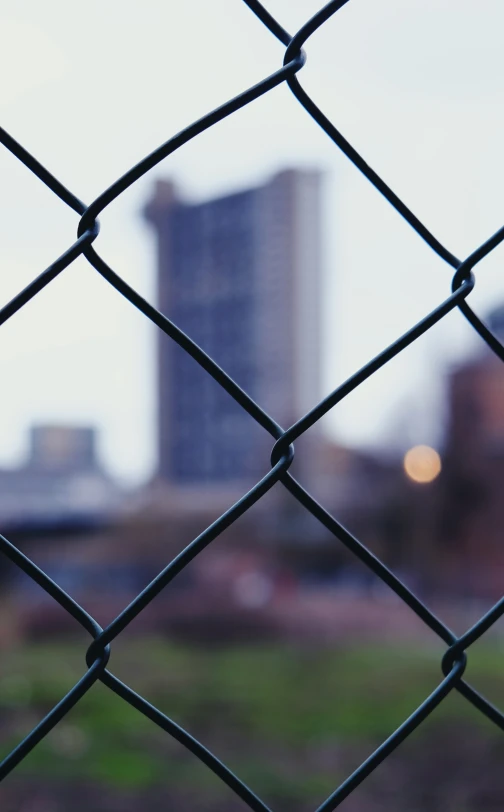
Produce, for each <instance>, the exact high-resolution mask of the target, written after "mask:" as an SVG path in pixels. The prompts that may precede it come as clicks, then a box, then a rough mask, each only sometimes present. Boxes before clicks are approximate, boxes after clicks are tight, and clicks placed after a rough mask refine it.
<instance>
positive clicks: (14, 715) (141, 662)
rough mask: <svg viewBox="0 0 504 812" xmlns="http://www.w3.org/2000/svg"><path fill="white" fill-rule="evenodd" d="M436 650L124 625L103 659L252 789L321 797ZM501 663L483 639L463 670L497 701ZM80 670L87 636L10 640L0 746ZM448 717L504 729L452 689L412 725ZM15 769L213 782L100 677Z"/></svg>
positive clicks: (379, 736) (434, 670)
mask: <svg viewBox="0 0 504 812" xmlns="http://www.w3.org/2000/svg"><path fill="white" fill-rule="evenodd" d="M441 654H442V649H441V647H438V648H433V649H427V648H421V649H418V648H416V647H415V648H414V647H410V648H408V647H405V646H404V645H401V646H391V645H390V644H387V645H376V646H372V645H366V646H360V647H358V646H354V647H349V646H345V647H341V648H340V649H338V650H334V649H331V650H328V649H321V648H318V649H317V648H314V649H309V648H293V647H287V646H278V645H268V646H266V645H258V646H247V647H243V648H241V647H233V648H213V649H204V648H190V647H186V646H183V645H175V644H173V643H171V642H167V641H165V640H161V639H159V638H154V639H143V640H142V641H140V640H137V639H135V638H130V639H128V640H127V641H121V642H118V643H116V644H114V645H113V650H112V656H111V660H110V664H109V668H110V670H111V671H112V672H113V673H115V674H116V675H117V676H119V677H120V678H121V679H122V680H123V681H125V682H127V683H128V684H129V685H130V686H131V687H133V688H134V689H135V690H137V691H139V692H140V693H142V694H143V695H144V696H145V697H146V698H147V699H148V700H149V701H150V702H152V703H154V704H155V705H157V706H158V707H159V708H160V709H161V710H163V711H164V712H165V713H167V714H168V715H169V716H170V717H171V718H172V719H174V720H175V721H176V722H178V723H179V724H182V725H183V726H185V727H186V728H187V729H188V730H189V732H191V733H192V734H193V735H196V736H197V737H198V738H200V739H201V740H202V741H203V743H204V744H206V745H207V746H209V747H210V748H211V749H212V750H213V751H214V752H215V753H216V755H218V756H219V757H221V758H223V759H224V760H225V761H226V763H228V764H229V766H231V767H232V768H233V769H235V770H236V771H237V772H238V774H239V775H240V776H241V777H242V778H243V779H244V780H246V781H247V782H249V783H250V784H251V785H252V786H253V787H255V788H257V790H258V791H259V792H260V793H263V794H266V795H269V796H271V797H288V796H289V797H296V798H298V799H299V798H310V799H313V798H320V799H321V798H322V797H323V796H325V795H326V794H328V793H329V792H331V790H332V789H334V787H335V785H336V784H337V783H338V781H339V780H341V779H342V778H343V777H344V775H346V774H347V771H348V769H350V768H351V766H352V765H351V763H349V765H347V761H346V760H345V758H343V759H341V758H340V757H339V755H338V754H339V753H340V752H341V750H344V751H345V752H347V751H348V752H349V753H350V756H349V758H350V761H351V759H352V758H354V757H355V758H356V759H357V758H358V757H361V758H362V757H365V756H366V755H367V754H369V753H370V752H371V751H372V750H373V749H374V747H375V746H376V745H377V744H379V743H380V741H382V740H383V739H385V738H386V737H387V736H388V735H389V734H390V733H391V732H392V731H393V730H394V729H395V727H397V726H398V725H399V724H400V723H401V722H402V721H403V720H404V719H405V718H406V717H407V716H409V714H410V713H412V712H413V711H414V710H415V708H416V707H417V706H418V705H419V704H420V702H422V701H423V699H425V697H426V696H427V695H428V694H429V693H430V692H431V691H432V690H433V689H434V688H435V687H436V685H437V684H438V683H439V681H440V680H441V679H442V675H441V670H440V667H439V663H440V659H441ZM503 669H504V648H503V647H496V646H491V645H489V644H488V643H486V644H481V645H478V646H475V647H474V652H473V651H471V653H470V657H469V665H468V669H467V672H466V674H467V677H468V678H469V679H470V680H471V681H472V682H473V683H474V684H475V685H476V687H478V688H479V689H481V690H483V691H485V692H486V693H487V694H488V696H489V697H490V698H491V699H492V701H493V702H494V703H496V704H497V705H499V704H500V705H501V706H504V681H503V679H502V674H503ZM84 670H85V665H84V653H83V648H82V647H81V646H79V645H77V643H68V642H65V643H51V644H36V645H34V644H32V645H29V646H23V647H20V648H18V649H12V650H10V651H6V652H4V654H3V657H2V659H1V661H0V718H1V719H2V725H1V728H0V747H1V750H2V754H5V753H7V752H8V750H9V748H11V747H13V746H14V745H15V744H17V743H18V741H19V740H20V738H22V736H23V735H24V734H26V733H27V732H28V730H29V729H30V727H31V726H33V725H34V724H35V723H36V722H37V720H38V719H40V718H41V716H42V715H43V714H44V713H46V712H47V711H48V710H49V709H50V708H51V707H52V706H53V705H54V704H55V703H56V702H57V701H58V700H59V699H61V697H62V696H63V695H64V694H65V693H66V692H67V691H68V690H69V688H70V687H71V686H72V685H73V684H74V683H75V682H76V681H77V679H78V678H79V677H80V676H81V675H82V674H83V672H84ZM443 725H459V726H460V725H463V728H464V730H466V731H470V734H471V735H473V736H475V737H480V738H482V739H487V738H488V739H489V740H491V739H492V737H494V736H501V735H502V734H501V733H500V732H499V731H498V730H497V728H495V727H494V726H492V725H491V724H490V723H489V722H487V721H486V720H484V719H483V718H482V717H480V716H479V714H478V713H477V712H476V711H475V710H474V709H473V708H472V707H470V706H469V705H468V704H467V703H466V702H465V701H464V700H463V699H462V698H461V697H460V696H459V695H458V694H456V693H455V692H454V693H453V694H452V695H450V696H449V697H448V699H447V700H446V701H445V702H444V703H443V704H442V705H441V706H440V707H439V708H438V709H437V710H436V711H435V713H434V714H433V716H432V717H431V719H429V720H428V721H427V723H426V724H425V725H424V726H422V727H421V728H420V729H419V730H418V731H417V732H416V733H415V734H414V737H413V738H415V740H416V741H417V742H420V741H421V738H422V737H424V738H425V737H430V736H433V735H434V734H435V732H436V731H437V730H438V729H439V728H440V727H442V726H443ZM404 746H408V745H404ZM417 746H419V745H417ZM355 754H356V755H355ZM360 754H362V755H360ZM357 763H358V761H357ZM357 763H356V764H355V765H354V766H357ZM307 764H308V765H309V767H306V765H307ZM18 769H19V771H20V773H22V774H24V775H30V776H37V775H38V776H44V777H45V778H47V777H51V778H52V779H62V780H81V779H85V780H90V781H97V782H104V783H106V784H108V785H115V786H121V787H125V786H130V787H132V788H139V787H147V786H152V785H155V784H158V783H165V784H166V783H167V782H168V783H170V784H171V785H173V786H175V787H177V786H179V787H184V786H195V785H198V786H200V787H201V788H202V791H203V790H204V792H205V793H208V792H210V793H217V794H218V793H219V792H221V786H220V784H219V782H218V781H217V780H216V779H215V778H214V777H213V776H212V774H211V773H210V772H209V771H208V770H207V769H206V768H204V767H203V766H201V765H199V764H198V762H197V761H196V760H195V759H194V758H193V757H192V756H191V755H190V754H187V755H186V754H185V751H184V750H183V748H182V747H181V746H180V745H179V744H177V743H176V742H173V741H172V740H171V739H170V737H169V736H168V735H167V734H166V733H164V732H163V731H161V730H159V729H158V728H157V727H156V726H155V725H153V724H152V723H151V722H150V721H148V720H147V719H145V718H144V717H143V716H142V715H141V714H139V713H138V712H137V711H136V710H134V709H132V708H130V707H129V706H127V705H126V704H125V703H124V702H123V701H122V700H120V699H119V698H118V697H116V696H115V695H114V694H112V693H111V692H110V691H109V690H108V689H107V688H105V687H104V686H103V685H101V684H96V685H95V686H93V688H91V690H90V691H89V693H88V694H87V695H86V696H85V697H84V699H83V700H82V701H81V702H79V703H78V705H77V706H76V707H75V708H74V709H73V710H72V711H71V712H70V714H69V715H68V716H67V718H66V719H65V720H64V721H63V722H62V723H61V724H60V725H58V727H57V728H56V729H55V730H54V731H53V732H51V734H49V736H48V737H47V738H46V740H45V741H44V742H43V743H42V744H40V745H39V746H38V747H37V748H35V750H34V751H33V752H32V753H31V754H30V756H29V757H28V758H27V759H26V760H25V761H24V762H23V764H22V765H21V767H20V768H18Z"/></svg>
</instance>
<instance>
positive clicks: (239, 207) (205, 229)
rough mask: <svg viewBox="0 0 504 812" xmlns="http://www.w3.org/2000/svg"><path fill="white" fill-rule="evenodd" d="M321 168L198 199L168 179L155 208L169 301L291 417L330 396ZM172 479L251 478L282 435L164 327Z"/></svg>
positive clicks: (164, 435)
mask: <svg viewBox="0 0 504 812" xmlns="http://www.w3.org/2000/svg"><path fill="white" fill-rule="evenodd" d="M320 186H321V175H320V173H319V172H317V171H298V170H286V171H283V172H281V173H279V174H277V175H275V176H274V177H273V178H271V180H269V181H268V182H267V183H265V184H264V185H262V186H257V187H255V188H250V189H246V190H244V191H241V192H237V193H234V194H230V195H226V196H224V197H219V198H217V199H213V200H208V201H206V202H203V203H191V202H187V201H185V200H184V199H183V198H181V197H180V196H179V194H178V192H177V190H176V188H175V186H174V185H173V184H172V183H171V182H169V181H159V182H158V183H157V186H156V190H155V194H154V197H153V199H152V200H151V201H150V203H149V204H148V205H147V207H146V209H145V215H146V217H147V220H148V221H149V222H150V223H151V224H152V225H153V226H154V228H155V231H156V235H157V244H158V275H157V305H158V307H159V309H160V310H161V312H162V313H164V314H165V315H166V316H168V318H170V319H171V320H172V321H173V322H174V323H175V324H176V325H177V326H178V327H180V328H181V329H182V330H184V332H186V333H187V334H188V335H189V336H190V337H191V338H192V339H193V340H194V341H196V342H197V343H198V344H199V345H200V346H201V347H202V348H203V349H204V350H205V351H206V352H207V353H208V354H209V355H210V356H211V357H212V358H213V359H214V360H215V361H217V363H218V364H219V365H220V366H221V367H222V368H223V369H224V370H225V371H226V372H227V373H228V374H229V375H230V376H231V377H232V378H234V380H235V381H236V382H237V383H238V384H239V385H240V386H241V387H242V388H243V389H244V390H245V391H246V392H247V393H249V394H250V395H251V396H252V397H253V398H254V399H255V400H256V401H257V402H258V403H259V404H260V405H261V406H262V407H263V408H264V409H265V410H266V411H267V412H268V413H269V414H270V415H271V416H272V417H273V418H274V419H275V420H276V421H277V422H278V423H280V425H282V426H283V427H284V428H287V427H288V426H289V425H291V424H292V423H293V422H294V421H295V420H297V419H298V418H299V417H301V416H302V415H303V414H304V413H305V412H306V411H308V410H309V409H310V408H311V407H312V406H313V405H314V404H315V403H316V402H317V399H318V398H319V397H320V378H321V216H320V208H321V204H320ZM158 420H159V424H158V429H159V465H158V473H159V476H160V478H161V479H163V480H165V481H169V482H170V483H172V484H174V485H181V486H183V485H203V484H205V483H213V484H215V485H219V484H226V483H227V484H231V483H236V482H238V481H250V480H251V479H252V478H257V477H259V476H261V475H263V474H264V473H266V471H267V470H268V467H269V452H270V449H271V447H272V445H273V440H272V438H271V437H269V435H267V433H266V432H265V431H264V429H262V428H258V427H257V426H256V425H255V424H254V421H253V420H252V419H251V418H250V417H249V416H248V415H247V414H246V413H245V412H244V411H243V410H242V409H241V408H240V407H239V406H238V405H237V404H236V403H235V402H234V401H233V399H232V398H231V397H230V396H229V395H228V394H227V393H226V392H225V391H223V390H222V389H221V387H219V386H218V384H216V383H215V382H214V381H213V380H212V379H211V378H210V376H209V375H208V374H207V373H206V372H204V371H203V370H202V369H201V368H200V367H199V366H198V364H197V363H196V362H195V361H194V360H193V359H192V358H190V357H189V356H188V355H187V354H186V353H185V352H184V351H183V350H181V349H180V348H179V347H178V346H177V345H176V343H175V342H174V341H172V340H171V339H169V338H168V337H167V336H166V335H164V334H163V333H162V332H161V331H159V342H158Z"/></svg>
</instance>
